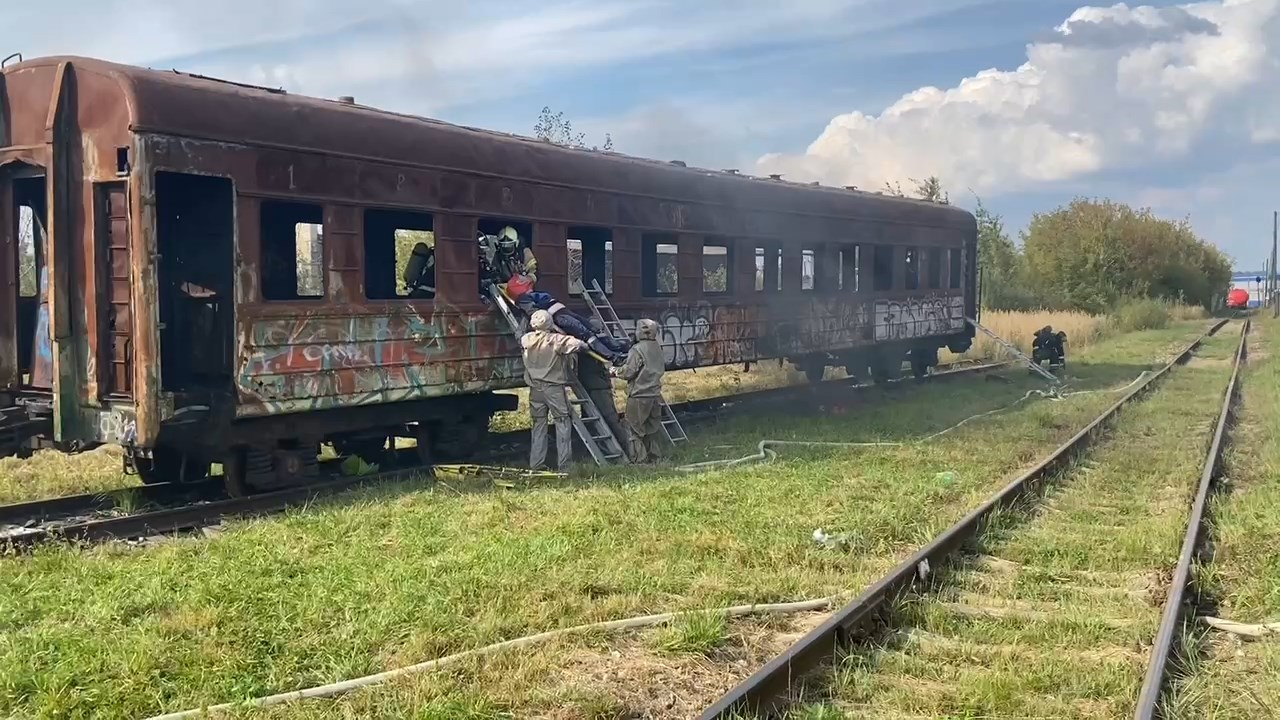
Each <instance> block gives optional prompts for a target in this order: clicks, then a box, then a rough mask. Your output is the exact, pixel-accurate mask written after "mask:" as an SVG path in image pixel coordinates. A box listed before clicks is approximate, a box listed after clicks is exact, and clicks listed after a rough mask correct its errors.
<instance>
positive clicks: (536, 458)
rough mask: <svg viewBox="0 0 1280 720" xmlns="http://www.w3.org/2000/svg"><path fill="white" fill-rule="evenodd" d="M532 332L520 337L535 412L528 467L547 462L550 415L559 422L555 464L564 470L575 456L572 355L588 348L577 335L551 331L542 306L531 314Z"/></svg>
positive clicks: (530, 409)
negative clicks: (571, 384)
mask: <svg viewBox="0 0 1280 720" xmlns="http://www.w3.org/2000/svg"><path fill="white" fill-rule="evenodd" d="M530 325H531V326H532V327H533V330H532V331H531V332H528V333H525V334H524V335H523V336H522V337H521V338H520V347H521V349H522V350H523V353H522V355H523V360H524V381H525V384H526V385H528V386H529V413H530V414H531V415H532V416H533V445H532V447H531V448H530V450H529V467H531V468H533V469H534V470H541V469H543V468H545V467H546V464H547V416H548V415H550V416H551V418H552V419H553V420H554V421H555V425H556V468H557V469H558V470H565V469H567V468H568V467H569V462H570V461H571V460H572V459H573V427H572V425H571V424H570V423H571V422H572V417H571V416H570V413H572V412H573V411H572V409H571V408H570V407H569V396H568V393H567V390H566V388H567V387H568V385H569V382H570V377H571V376H570V374H569V373H571V372H573V371H574V370H573V356H574V354H575V353H577V352H579V351H580V350H583V349H585V348H586V344H585V343H583V342H582V341H581V340H578V339H577V338H572V337H569V336H568V335H561V334H560V333H557V332H554V331H551V330H550V328H551V327H553V324H552V322H551V316H550V315H548V314H547V313H546V312H545V311H542V310H539V311H538V312H536V313H534V314H533V317H532V318H530Z"/></svg>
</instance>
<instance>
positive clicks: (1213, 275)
mask: <svg viewBox="0 0 1280 720" xmlns="http://www.w3.org/2000/svg"><path fill="white" fill-rule="evenodd" d="M534 131H535V135H536V136H537V137H538V138H539V139H541V140H544V141H546V142H553V143H557V144H561V145H568V146H571V147H577V148H582V149H587V148H588V146H587V144H586V141H585V138H584V137H583V135H582V134H581V133H575V132H574V131H573V127H572V125H571V124H570V123H569V121H567V120H565V119H564V115H563V113H552V112H551V109H550V108H543V110H542V115H541V117H540V118H539V121H538V124H537V125H536V126H535V129H534ZM612 148H613V140H612V138H610V137H609V136H608V135H606V136H605V144H604V146H603V148H595V147H592V148H590V149H605V150H610V149H612ZM909 183H910V196H913V197H916V198H919V199H922V200H928V201H931V202H937V203H942V204H950V203H951V198H950V196H949V194H948V193H947V191H946V189H945V188H944V187H943V185H942V182H941V180H939V179H938V178H937V177H928V178H925V179H923V180H915V179H911V180H909ZM881 192H882V193H884V194H887V195H895V196H899V197H907V196H908V192H906V191H904V190H903V189H902V184H901V183H900V182H893V183H890V182H886V183H885V184H884V186H883V188H882V189H881ZM973 214H974V217H975V218H976V219H977V223H978V269H979V282H980V285H979V287H980V301H981V303H982V306H983V307H987V308H992V309H996V310H1030V309H1041V308H1043V309H1052V310H1079V311H1082V312H1088V313H1094V314H1099V313H1105V312H1108V311H1109V310H1111V309H1113V308H1115V307H1116V306H1117V305H1119V304H1121V303H1123V302H1125V301H1127V300H1137V299H1147V298H1149V299H1155V300H1165V301H1175V302H1181V303H1185V304H1188V305H1200V306H1203V307H1205V308H1209V309H1216V307H1217V306H1218V305H1219V304H1221V302H1222V299H1223V297H1224V296H1225V295H1226V292H1227V288H1228V287H1229V285H1230V283H1231V261H1230V260H1229V259H1228V258H1227V256H1226V255H1225V254H1223V252H1222V251H1221V250H1219V249H1217V248H1216V247H1214V246H1213V245H1212V244H1210V243H1209V242H1207V241H1205V240H1203V239H1202V238H1200V237H1198V236H1197V235H1196V234H1195V232H1194V231H1193V230H1192V228H1191V223H1190V222H1189V221H1188V220H1187V219H1182V220H1167V219H1164V218H1160V217H1157V216H1156V215H1155V214H1153V213H1152V212H1151V210H1150V209H1147V208H1134V207H1131V206H1129V205H1126V204H1124V203H1120V202H1115V201H1113V200H1107V199H1092V198H1081V197H1078V198H1075V199H1074V200H1072V201H1071V202H1069V203H1066V204H1065V205H1062V206H1060V207H1057V208H1055V209H1053V210H1049V211H1046V212H1037V213H1035V214H1034V215H1033V216H1032V218H1031V222H1030V223H1029V224H1028V225H1027V227H1026V229H1024V230H1022V231H1020V232H1019V233H1018V240H1017V241H1016V242H1015V240H1014V239H1013V237H1012V236H1011V235H1010V233H1009V230H1008V228H1007V227H1006V226H1005V223H1004V219H1003V218H1002V217H1001V216H1000V215H998V214H997V213H994V212H992V211H991V210H990V209H988V208H987V207H986V205H984V204H983V202H982V199H981V198H978V204H977V208H976V209H975V210H974V213H973ZM672 266H673V267H672V273H674V263H672ZM704 270H710V269H709V268H704Z"/></svg>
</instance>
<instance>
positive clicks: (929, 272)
mask: <svg viewBox="0 0 1280 720" xmlns="http://www.w3.org/2000/svg"><path fill="white" fill-rule="evenodd" d="M924 273H925V281H926V286H927V287H928V288H929V289H930V290H937V289H939V288H941V287H942V248H929V249H928V250H926V251H925V268H924Z"/></svg>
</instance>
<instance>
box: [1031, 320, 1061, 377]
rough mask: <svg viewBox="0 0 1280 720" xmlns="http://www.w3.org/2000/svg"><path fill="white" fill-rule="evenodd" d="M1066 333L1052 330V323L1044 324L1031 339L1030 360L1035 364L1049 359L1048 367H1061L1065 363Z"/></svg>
mask: <svg viewBox="0 0 1280 720" xmlns="http://www.w3.org/2000/svg"><path fill="white" fill-rule="evenodd" d="M1066 340H1067V334H1066V333H1065V332H1062V331H1059V332H1056V333H1055V332H1054V331H1053V326H1052V325H1045V326H1044V327H1042V328H1040V329H1039V330H1037V331H1036V334H1035V337H1034V339H1033V340H1032V341H1031V360H1032V362H1034V363H1036V364H1037V365H1038V364H1040V363H1042V362H1044V361H1045V360H1048V361H1049V367H1050V368H1055V367H1061V366H1062V365H1065V364H1066V360H1067V358H1066V347H1065V343H1066Z"/></svg>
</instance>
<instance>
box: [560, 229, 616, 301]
mask: <svg viewBox="0 0 1280 720" xmlns="http://www.w3.org/2000/svg"><path fill="white" fill-rule="evenodd" d="M566 244H567V245H568V250H569V294H570V295H573V296H574V297H577V296H580V295H582V293H583V290H584V289H586V288H589V287H591V283H592V281H595V282H597V283H599V284H600V287H601V288H602V289H603V290H604V292H605V294H606V295H609V294H611V293H612V292H613V231H612V230H609V229H608V228H593V227H571V228H569V233H568V237H567V239H566Z"/></svg>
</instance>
